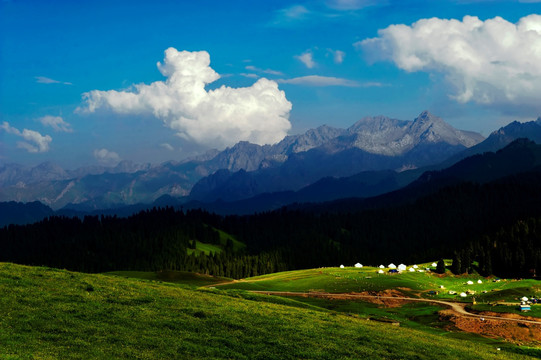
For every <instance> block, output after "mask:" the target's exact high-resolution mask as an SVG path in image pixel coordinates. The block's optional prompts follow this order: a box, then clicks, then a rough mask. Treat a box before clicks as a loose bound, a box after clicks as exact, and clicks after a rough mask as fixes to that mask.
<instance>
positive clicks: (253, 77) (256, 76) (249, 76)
mask: <svg viewBox="0 0 541 360" xmlns="http://www.w3.org/2000/svg"><path fill="white" fill-rule="evenodd" d="M240 75H241V76H244V77H247V78H250V79H259V76H258V75H257V74H252V73H240Z"/></svg>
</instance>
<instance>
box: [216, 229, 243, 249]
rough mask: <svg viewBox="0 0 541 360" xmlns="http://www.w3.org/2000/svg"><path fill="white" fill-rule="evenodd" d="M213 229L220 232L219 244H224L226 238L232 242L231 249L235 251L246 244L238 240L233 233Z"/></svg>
mask: <svg viewBox="0 0 541 360" xmlns="http://www.w3.org/2000/svg"><path fill="white" fill-rule="evenodd" d="M214 230H216V231H218V233H219V234H220V244H221V245H222V246H225V245H226V244H227V240H231V242H232V243H233V251H235V252H237V251H240V250H242V249H244V248H246V244H244V243H243V242H240V241H238V240H237V239H236V238H235V237H234V236H233V235H231V234H228V233H226V232H225V231H223V230H220V229H214Z"/></svg>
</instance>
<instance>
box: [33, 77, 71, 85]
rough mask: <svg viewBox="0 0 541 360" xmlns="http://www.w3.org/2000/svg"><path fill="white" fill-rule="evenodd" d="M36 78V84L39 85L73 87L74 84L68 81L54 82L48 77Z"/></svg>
mask: <svg viewBox="0 0 541 360" xmlns="http://www.w3.org/2000/svg"><path fill="white" fill-rule="evenodd" d="M34 78H35V79H36V82H37V83H38V84H63V85H73V84H72V83H70V82H67V81H58V80H54V79H51V78H48V77H45V76H35V77H34Z"/></svg>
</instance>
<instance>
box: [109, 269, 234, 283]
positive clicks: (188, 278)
mask: <svg viewBox="0 0 541 360" xmlns="http://www.w3.org/2000/svg"><path fill="white" fill-rule="evenodd" d="M105 275H116V276H122V277H125V278H135V279H142V280H151V281H164V282H171V283H176V284H183V285H187V286H190V287H200V286H206V285H212V284H220V283H223V282H228V281H231V279H229V278H224V277H219V276H211V275H205V274H197V273H191V272H188V271H172V270H164V271H112V272H108V273H105Z"/></svg>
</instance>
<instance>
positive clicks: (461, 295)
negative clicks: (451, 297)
mask: <svg viewBox="0 0 541 360" xmlns="http://www.w3.org/2000/svg"><path fill="white" fill-rule="evenodd" d="M466 296H468V294H466V293H465V292H461V293H460V297H466Z"/></svg>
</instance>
